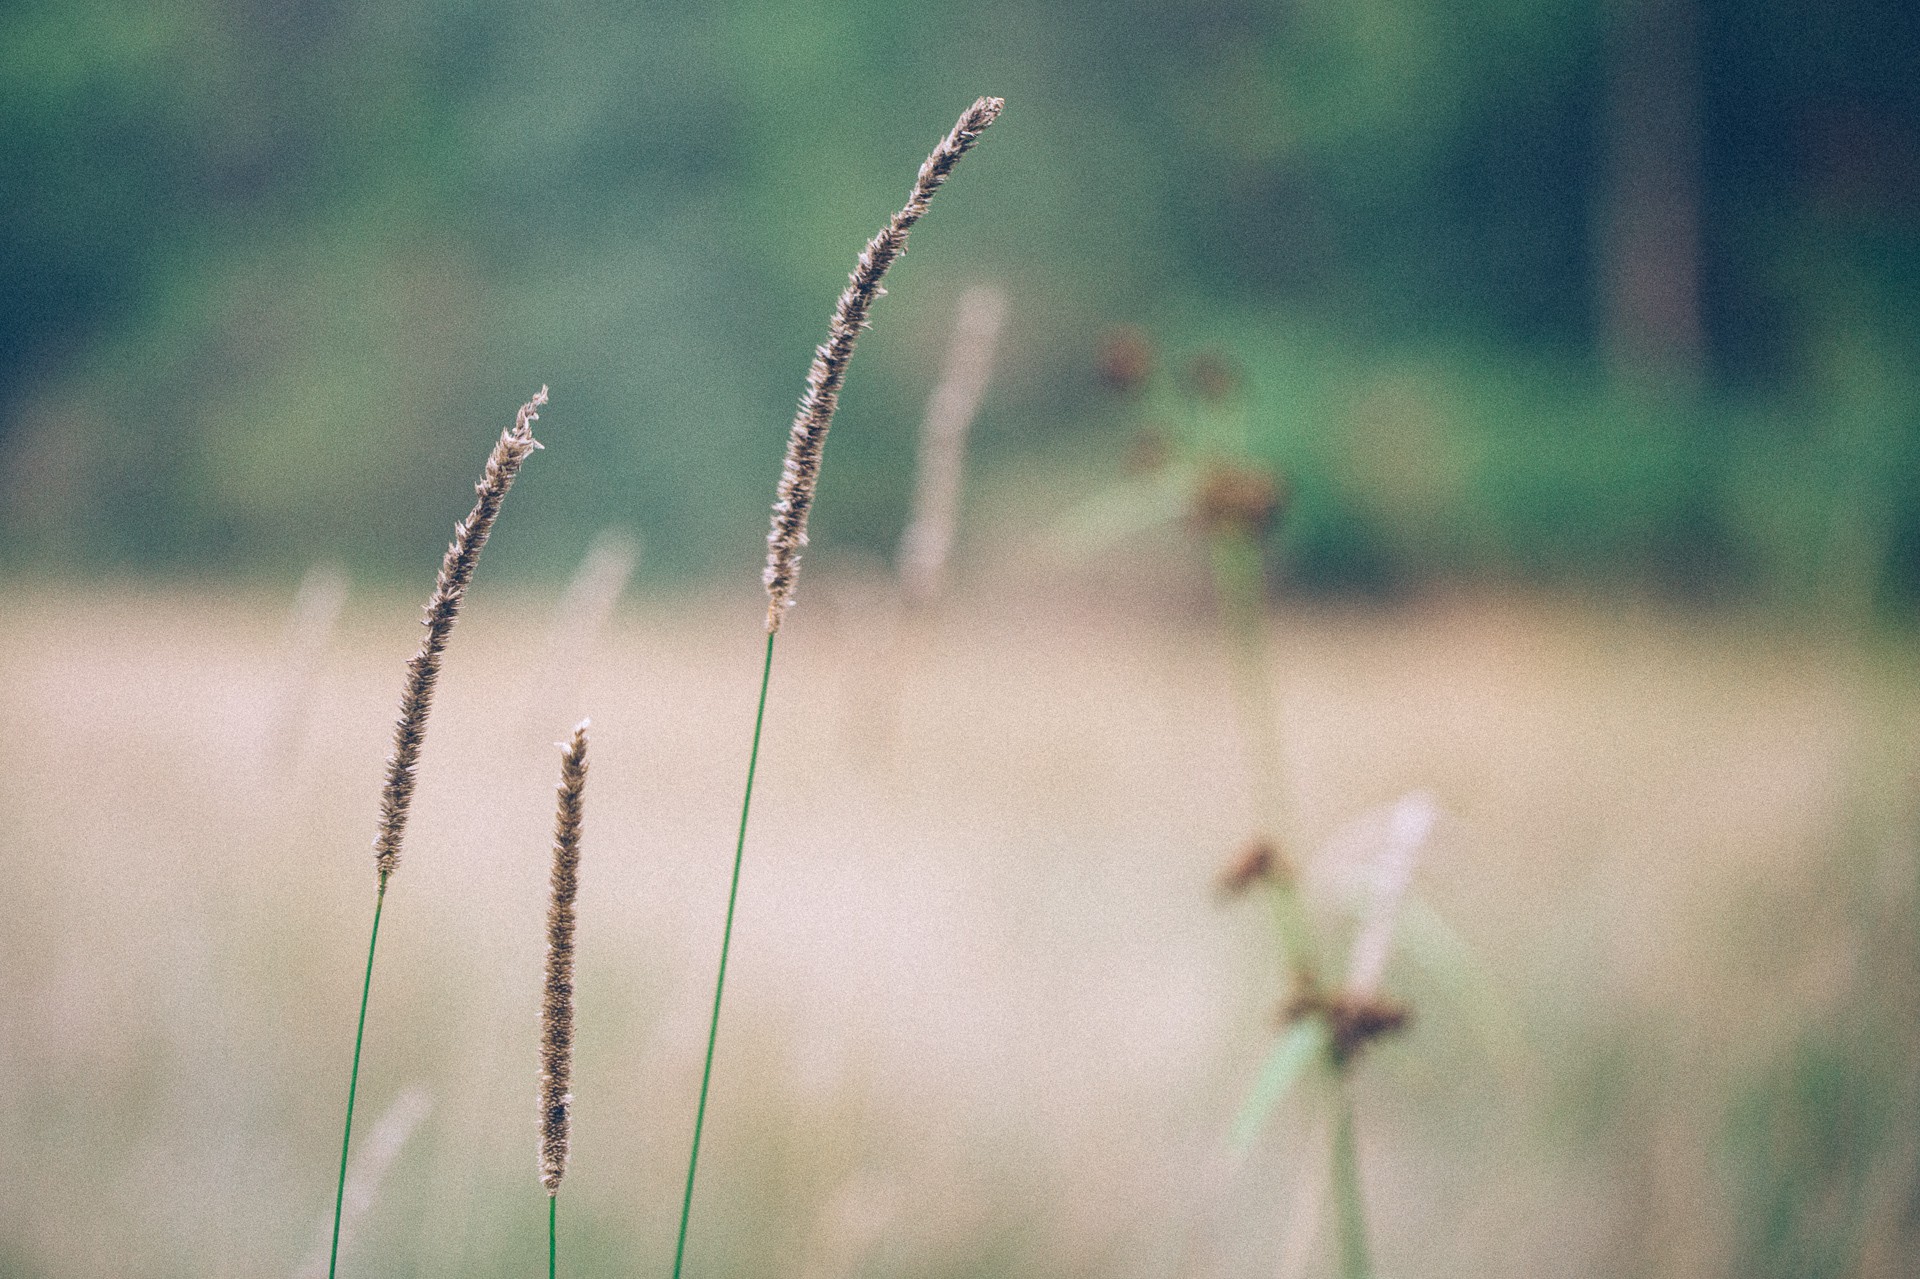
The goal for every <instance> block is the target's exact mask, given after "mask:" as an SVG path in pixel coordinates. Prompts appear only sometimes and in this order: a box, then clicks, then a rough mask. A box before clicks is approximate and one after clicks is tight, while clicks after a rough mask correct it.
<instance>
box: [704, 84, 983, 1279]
mask: <svg viewBox="0 0 1920 1279" xmlns="http://www.w3.org/2000/svg"><path fill="white" fill-rule="evenodd" d="M1004 105H1005V103H1004V101H1003V100H1002V99H1000V98H978V99H976V100H975V101H974V103H973V105H972V106H970V107H968V108H967V109H966V110H965V111H964V112H962V113H961V116H960V118H959V120H957V121H956V122H955V123H954V126H953V128H952V130H950V131H949V132H948V134H947V136H946V137H944V138H942V139H941V140H940V144H939V145H938V146H936V147H934V149H933V152H932V154H930V155H928V156H927V158H926V160H925V162H924V163H922V164H921V166H920V171H919V173H918V174H916V175H915V177H914V181H913V189H912V190H911V191H910V192H909V193H908V195H907V202H906V204H905V205H904V206H903V207H902V208H901V209H900V211H899V212H898V213H895V214H894V215H893V216H892V217H891V218H890V219H888V221H887V224H886V225H885V226H883V227H881V228H880V230H879V232H878V233H876V234H875V235H874V237H873V238H872V239H871V240H868V241H867V245H866V247H865V248H864V249H862V250H861V252H860V257H859V259H858V261H857V262H856V263H855V265H854V268H853V271H852V273H851V274H850V275H849V276H848V277H847V287H846V288H845V289H844V290H842V291H841V293H840V300H839V302H838V303H837V304H836V305H835V307H834V311H833V318H832V319H831V320H830V321H829V322H828V325H827V340H826V341H825V342H823V343H821V344H820V346H819V347H817V348H816V349H815V351H814V356H813V364H812V365H811V367H809V368H808V370H807V386H806V390H805V392H804V393H803V394H802V395H801V397H800V406H799V408H798V410H797V411H796V412H795V413H794V418H793V426H792V428H791V429H790V431H789V432H788V435H787V454H786V460H785V462H784V464H783V466H782V468H781V473H780V484H779V488H778V490H777V493H776V496H775V500H774V504H773V519H772V528H771V529H770V530H769V531H768V533H767V567H766V571H765V572H764V573H763V574H762V575H761V580H762V581H763V582H764V583H765V585H766V588H767V648H766V654H765V656H764V658H763V659H762V661H761V666H760V696H759V699H758V702H757V705H756V707H755V709H754V713H753V745H752V746H751V747H750V748H749V750H748V752H747V785H746V789H745V793H744V794H743V795H742V796H741V800H740V830H739V834H738V835H737V836H736V838H735V840H734V845H733V875H732V878H731V880H730V881H729V884H728V887H727V919H726V924H725V925H724V927H723V928H722V930H721V934H720V965H719V971H718V973H717V975H716V976H715V978H714V982H713V1015H712V1017H711V1018H710V1019H709V1021H708V1023H707V1054H706V1060H705V1063H704V1064H703V1065H702V1066H701V1069H700V1100H699V1103H698V1105H697V1106H696V1108H695V1110H694V1117H693V1148H692V1151H691V1152H690V1153H689V1154H688V1156H687V1182H686V1190H685V1192H684V1193H683V1194H682V1196H681V1201H680V1229H679V1233H678V1236H677V1237H676V1239H675V1241H674V1245H673V1274H674V1279H679V1276H680V1272H681V1269H682V1267H683V1266H684V1265H685V1262H686V1253H687V1224H688V1222H689V1221H690V1220H691V1218H692V1215H693V1187H694V1180H695V1178H696V1176H697V1175H698V1173H699V1170H700V1138H701V1136H702V1134H703V1133H704V1131H705V1128H706V1121H707V1094H708V1092H709V1090H710V1088H711V1086H712V1083H713V1056H714V1048H715V1045H716V1044H717V1043H718V1042H719V1036H720V1004H721V999H722V997H723V996H724V995H725V993H726V986H727V956H728V953H729V951H730V950H731V949H732V946H733V916H734V908H735V906H736V905H737V904H738V902H739V899H740V867H741V864H742V862H743V861H744V860H745V856H746V847H747V817H748V814H749V812H750V811H751V810H752V807H753V779H754V774H755V772H756V770H757V769H758V768H759V764H760V730H761V728H762V726H763V725H764V724H765V722H766V715H767V687H768V685H769V684H770V683H771V681H772V678H773V643H774V640H775V639H776V638H778V636H779V634H780V623H781V621H782V620H784V618H785V617H786V613H787V610H788V609H789V608H791V607H793V596H794V587H795V584H796V582H797V580H798V578H799V573H800V549H801V548H802V547H804V546H805V545H806V544H807V515H808V512H809V511H811V510H812V509H813V499H814V495H815V493H816V492H817V491H818V488H819V484H820V460H821V457H822V455H823V453H824V451H825V449H826V444H827V429H828V428H829V427H830V426H832V424H833V412H834V409H835V408H836V407H837V406H838V405H839V401H840V387H841V385H842V384H843V383H844V382H845V380H846V376H847V365H848V362H849V361H850V360H852V358H853V347H854V343H855V342H857V341H858V340H859V337H860V332H861V330H863V329H865V328H866V327H867V324H868V320H867V315H868V312H869V311H870V310H871V309H872V307H873V304H874V303H875V302H876V301H878V300H879V299H880V297H881V296H882V295H883V294H884V293H885V290H884V289H882V288H881V287H880V281H881V279H882V278H883V277H884V276H885V275H886V273H887V268H889V267H891V266H892V265H893V264H894V262H895V261H897V260H898V259H899V257H900V255H901V254H903V253H905V252H906V251H907V233H908V232H909V231H911V230H912V229H913V224H914V223H916V222H918V221H919V220H920V218H921V216H922V215H923V214H925V213H926V211H927V206H928V203H929V202H930V201H931V200H932V199H933V195H934V193H935V192H936V191H938V190H939V189H940V188H941V186H943V185H944V184H945V183H946V180H947V177H948V176H949V175H950V174H951V173H952V172H953V167H954V165H956V164H958V163H959V162H960V157H961V156H963V155H965V154H966V153H967V152H968V151H969V150H971V149H972V148H973V144H974V143H976V142H978V141H979V140H980V136H981V135H982V134H983V133H985V132H986V130H987V127H988V126H989V125H991V124H992V123H993V122H994V120H995V119H996V118H997V117H998V116H999V114H1000V108H1001V107H1002V106H1004Z"/></svg>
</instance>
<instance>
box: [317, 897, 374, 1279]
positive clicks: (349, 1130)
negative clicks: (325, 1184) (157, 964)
mask: <svg viewBox="0 0 1920 1279" xmlns="http://www.w3.org/2000/svg"><path fill="white" fill-rule="evenodd" d="M386 904H387V878H386V876H384V875H382V876H381V877H380V891H379V893H378V894H377V895H376V896H375V897H374V899H373V935H372V936H370V937H369V938H367V975H366V979H365V980H364V981H362V982H361V984H360V1024H359V1025H358V1026H356V1027H354V1031H353V1074H352V1075H351V1076H350V1077H349V1078H348V1080H347V1125H346V1131H345V1132H344V1133H343V1134H342V1135H341V1137H340V1184H339V1185H338V1186H337V1187H335V1189H334V1192H333V1249H332V1251H331V1253H329V1255H328V1257H327V1279H334V1272H335V1271H336V1270H337V1269H338V1267H339V1265H340V1214H341V1211H342V1209H344V1208H345V1207H346V1203H347V1148H348V1147H349V1146H351V1145H352V1144H353V1099H354V1097H355V1095H356V1094H358V1093H359V1091H360V1045H361V1044H362V1043H363V1042H365V1040H366V1037H367V996H368V995H370V994H372V993H373V949H374V947H375V946H378V945H379V944H380V911H381V909H382V908H383V907H385V906H386Z"/></svg>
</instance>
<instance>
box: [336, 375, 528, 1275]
mask: <svg viewBox="0 0 1920 1279" xmlns="http://www.w3.org/2000/svg"><path fill="white" fill-rule="evenodd" d="M546 402H547V388H546V387H544V386H543V387H541V388H540V390H539V392H538V393H537V394H535V395H534V397H533V398H532V399H531V400H529V401H527V402H526V403H525V404H523V405H521V406H520V411H519V412H518V413H517V414H515V415H514V419H513V425H512V426H510V427H508V428H507V429H506V430H504V431H502V432H501V433H500V438H499V439H498V440H497V441H495V442H494V446H493V452H492V453H490V454H489V455H488V456H487V465H486V469H485V470H484V471H483V472H482V473H481V476H480V479H479V481H478V482H477V483H476V484H475V485H474V486H473V492H474V501H473V509H472V510H471V511H469V512H468V513H467V518H466V519H464V520H461V521H460V522H459V523H458V524H455V525H454V526H453V540H452V541H451V542H449V543H448V544H447V553H446V556H445V557H444V558H443V559H442V560H441V561H440V576H439V577H438V578H437V579H436V580H435V582H434V586H433V594H432V595H431V596H429V597H428V598H427V606H426V609H425V615H424V616H423V617H422V619H421V625H422V626H424V627H425V628H426V632H427V633H426V636H425V637H424V638H423V639H422V640H421V641H420V649H419V651H418V652H416V653H415V654H414V655H413V657H412V658H410V659H409V660H408V662H407V678H406V682H405V684H404V685H402V687H401V691H400V716H399V719H398V721H397V722H396V723H395V725H394V730H393V753H392V754H391V755H389V756H388V757H387V780H386V785H385V786H384V787H383V788H382V789H381V793H380V824H379V829H378V831H377V832H376V834H375V835H374V840H373V853H374V873H375V876H376V878H377V881H378V882H377V884H376V887H375V892H374V901H373V928H372V929H371V931H370V933H369V935H368V938H367V971H366V975H365V977H364V978H363V979H362V981H361V984H360V1018H359V1021H358V1022H357V1023H356V1025H355V1027H354V1032H353V1069H352V1072H351V1073H350V1074H349V1076H348V1078H347V1116H346V1122H345V1123H344V1124H343V1125H342V1131H341V1135H340V1178H339V1182H338V1185H337V1186H336V1187H335V1190H334V1197H333V1242H332V1244H331V1245H330V1248H329V1252H328V1259H327V1279H334V1276H335V1275H337V1274H338V1272H339V1266H340V1217H341V1211H342V1209H343V1208H344V1206H345V1204H346V1197H347V1156H348V1153H349V1151H350V1150H351V1148H352V1145H353V1105H354V1100H355V1098H356V1097H357V1095H358V1093H359V1091H360V1050H361V1048H362V1046H363V1045H364V1044H365V1042H366V1035H367V1003H368V1000H369V997H370V996H371V995H372V993H373V959H374V954H375V953H376V950H377V948H378V947H379V944H380V915H381V912H382V911H383V910H384V909H385V908H386V902H387V881H388V880H389V879H391V878H392V877H393V872H394V871H395V870H397V869H399V866H400V842H401V837H402V835H403V834H404V833H405V831H406V827H407V814H408V812H409V811H410V810H411V808H412V806H413V791H414V786H415V783H416V780H417V779H416V772H417V770H418V768H419V764H420V748H421V745H422V744H423V743H424V742H425V740H426V731H427V715H428V713H429V712H430V711H432V709H433V690H434V686H435V684H436V683H437V682H438V681H439V678H440V663H441V660H442V658H443V657H444V656H445V654H446V650H447V640H448V638H449V637H450V636H451V635H452V634H453V624H454V622H455V621H456V620H458V618H459V616H460V603H461V601H462V600H463V599H465V598H466V593H467V584H468V583H469V582H471V581H472V580H473V570H474V568H475V566H476V565H478V564H479V562H480V552H481V550H482V549H483V548H484V547H485V546H486V544H487V535H488V534H489V533H491V532H492V531H493V522H494V521H495V520H496V519H498V518H499V515H500V506H501V504H502V503H503V502H504V501H505V500H506V496H507V490H508V489H510V488H511V487H513V480H514V477H515V476H516V475H518V474H519V473H520V467H521V466H522V465H523V464H524V463H525V462H526V460H527V459H528V458H529V457H532V456H533V453H534V451H535V450H536V449H538V448H540V447H541V444H540V441H538V440H536V439H534V438H533V424H534V423H535V422H537V421H539V420H540V407H541V406H542V405H544V404H545V403H546Z"/></svg>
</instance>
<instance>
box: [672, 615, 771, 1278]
mask: <svg viewBox="0 0 1920 1279" xmlns="http://www.w3.org/2000/svg"><path fill="white" fill-rule="evenodd" d="M777 633H778V632H775V631H768V632H767V657H766V662H765V664H764V665H762V666H761V668H760V705H759V707H758V708H757V709H756V710H755V711H754V713H753V749H752V750H751V751H749V752H748V753H747V790H746V794H745V796H744V797H742V799H741V800H740V835H739V838H738V839H736V840H735V841H734V845H733V883H732V885H731V886H730V887H729V888H728V889H727V925H726V928H725V930H724V931H722V932H721V934H720V975H719V976H718V977H716V978H715V979H714V982H713V1019H712V1020H711V1021H710V1022H709V1023H708V1024H707V1064H706V1065H705V1066H704V1067H702V1068H701V1071H700V1106H699V1109H697V1110H696V1111H694V1115H693V1153H692V1154H691V1155H689V1156H688V1157H687V1192H686V1194H685V1196H684V1197H683V1198H682V1199H681V1201H680V1238H679V1239H678V1241H676V1242H675V1244H674V1245H673V1279H680V1266H681V1263H682V1262H684V1261H685V1260H686V1255H687V1219H688V1218H689V1217H690V1216H691V1215H692V1214H693V1177H694V1173H695V1172H697V1171H698V1170H699V1168H700V1133H701V1131H702V1129H704V1128H705V1127H706V1122H707V1087H708V1085H709V1084H711V1083H712V1082H713V1045H714V1042H715V1041H716V1040H717V1039H718V1038H719V1036H720V995H721V993H722V992H723V991H725V990H726V988H727V951H728V950H729V949H730V948H731V947H732V945H733V908H734V904H735V903H736V902H737V901H739V899H740V861H741V858H742V856H743V855H744V854H745V853H746V849H747V812H748V810H749V809H751V808H752V807H753V774H754V770H755V769H756V768H758V767H759V765H760V726H761V724H762V723H764V722H765V721H766V718H767V683H768V681H769V680H770V679H771V678H772V676H773V637H774V636H775V635H776V634H777Z"/></svg>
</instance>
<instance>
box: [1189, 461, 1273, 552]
mask: <svg viewBox="0 0 1920 1279" xmlns="http://www.w3.org/2000/svg"><path fill="white" fill-rule="evenodd" d="M1283 502H1284V494H1283V492H1282V490H1281V487H1280V483H1279V481H1278V480H1276V479H1275V478H1274V476H1273V474H1272V473H1271V472H1269V471H1264V470H1260V469H1258V468H1255V467H1252V466H1245V465H1236V464H1234V463H1229V462H1215V463H1213V464H1212V465H1210V466H1208V467H1207V469H1206V470H1205V471H1203V472H1201V475H1200V482H1199V485H1198V487H1197V488H1196V489H1195V490H1194V495H1193V519H1194V522H1195V523H1196V524H1198V525H1199V526H1200V528H1201V529H1202V530H1203V531H1205V532H1208V533H1224V532H1235V531H1238V532H1243V533H1247V534H1249V535H1251V536H1253V537H1261V536H1263V535H1264V534H1265V533H1266V532H1267V530H1268V529H1270V528H1272V527H1273V523H1274V521H1275V520H1276V519H1277V518H1278V517H1279V515H1280V510H1281V506H1282V504H1283Z"/></svg>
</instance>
